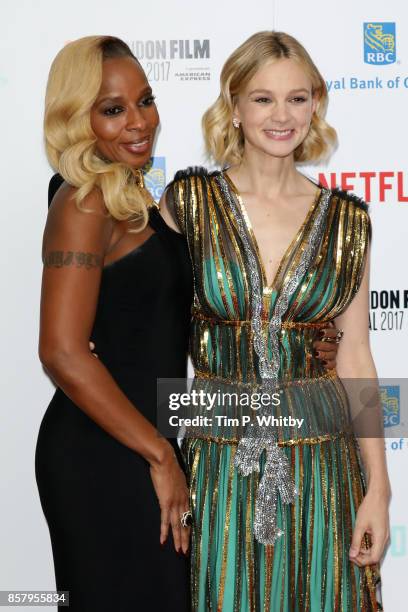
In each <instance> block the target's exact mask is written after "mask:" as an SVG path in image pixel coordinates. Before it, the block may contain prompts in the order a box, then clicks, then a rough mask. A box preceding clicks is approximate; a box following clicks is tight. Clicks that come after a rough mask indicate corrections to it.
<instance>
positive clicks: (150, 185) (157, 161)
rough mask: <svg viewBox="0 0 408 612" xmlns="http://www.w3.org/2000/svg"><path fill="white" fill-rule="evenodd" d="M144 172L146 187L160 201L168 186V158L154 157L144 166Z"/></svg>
mask: <svg viewBox="0 0 408 612" xmlns="http://www.w3.org/2000/svg"><path fill="white" fill-rule="evenodd" d="M144 173H145V174H144V180H145V185H146V189H148V190H149V191H150V193H151V195H152V197H153V199H154V200H156V202H158V201H159V200H160V198H161V196H162V193H163V191H164V188H165V186H166V158H165V157H152V158H151V160H150V161H149V162H148V164H146V166H145V167H144Z"/></svg>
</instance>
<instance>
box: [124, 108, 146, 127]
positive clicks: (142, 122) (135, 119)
mask: <svg viewBox="0 0 408 612" xmlns="http://www.w3.org/2000/svg"><path fill="white" fill-rule="evenodd" d="M146 125H147V121H146V119H145V117H144V114H143V109H141V108H138V107H133V108H130V109H129V111H128V114H127V124H126V129H127V130H140V131H143V130H145V129H146Z"/></svg>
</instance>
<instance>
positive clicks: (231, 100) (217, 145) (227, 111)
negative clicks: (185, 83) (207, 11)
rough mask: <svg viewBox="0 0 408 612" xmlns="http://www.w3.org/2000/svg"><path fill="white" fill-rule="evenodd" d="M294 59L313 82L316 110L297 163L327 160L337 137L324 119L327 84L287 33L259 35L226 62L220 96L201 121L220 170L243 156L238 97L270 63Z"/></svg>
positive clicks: (303, 50) (308, 57)
mask: <svg viewBox="0 0 408 612" xmlns="http://www.w3.org/2000/svg"><path fill="white" fill-rule="evenodd" d="M279 59H292V60H294V61H295V62H297V63H298V64H300V65H301V66H302V68H304V70H305V71H306V72H307V74H308V75H309V77H310V79H311V82H312V93H313V96H315V98H316V99H317V107H316V110H315V112H314V113H313V115H312V120H311V125H310V129H309V132H308V134H307V136H306V138H305V140H304V141H303V142H302V143H301V144H300V145H299V146H298V147H297V149H296V150H295V161H296V162H316V161H318V160H321V159H324V158H326V157H328V155H329V154H330V152H331V150H332V149H333V148H334V146H335V145H336V143H337V135H336V131H335V130H334V128H332V127H331V126H330V125H329V124H328V123H327V122H326V121H325V119H324V116H325V113H326V108H327V103H328V94H327V87H326V83H325V81H324V79H323V77H322V75H321V74H320V72H319V70H318V69H317V68H316V66H315V64H314V63H313V61H312V59H311V57H310V55H309V54H308V53H307V51H306V49H305V48H304V47H303V46H302V45H301V44H300V43H299V42H298V41H297V40H296V39H295V38H293V36H290V35H289V34H285V33H284V32H269V31H265V32H257V33H256V34H253V36H251V37H250V38H248V40H246V41H245V42H244V43H243V44H242V45H241V46H240V47H238V49H236V50H235V51H234V52H233V53H232V54H231V55H230V56H229V58H228V59H227V61H226V62H225V64H224V66H223V68H222V71H221V77H220V85H221V92H220V95H219V96H218V98H217V100H216V101H215V103H214V104H213V105H212V106H210V108H209V109H208V110H207V111H206V113H205V114H204V116H203V120H202V127H203V132H204V139H205V145H206V149H207V153H208V154H209V157H211V158H212V159H214V161H215V162H216V163H218V164H220V165H221V166H225V165H232V164H236V163H239V162H240V161H241V159H242V155H243V152H244V135H243V132H242V128H239V129H237V128H234V127H233V125H232V116H233V111H234V106H235V103H236V100H237V96H238V94H239V92H240V91H242V90H243V89H244V88H245V87H246V86H247V84H248V83H249V81H250V80H251V79H252V77H253V76H254V75H255V73H256V72H257V71H258V70H259V69H260V68H261V67H262V66H263V65H264V64H265V63H266V62H270V61H271V60H279Z"/></svg>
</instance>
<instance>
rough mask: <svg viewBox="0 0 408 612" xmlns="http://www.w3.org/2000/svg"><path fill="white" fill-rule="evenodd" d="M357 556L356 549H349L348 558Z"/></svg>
mask: <svg viewBox="0 0 408 612" xmlns="http://www.w3.org/2000/svg"><path fill="white" fill-rule="evenodd" d="M356 554H357V549H356V548H350V557H355V556H356Z"/></svg>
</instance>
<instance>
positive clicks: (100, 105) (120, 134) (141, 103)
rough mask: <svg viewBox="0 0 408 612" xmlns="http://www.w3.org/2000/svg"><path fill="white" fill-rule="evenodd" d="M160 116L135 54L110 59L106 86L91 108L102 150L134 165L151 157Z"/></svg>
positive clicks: (105, 65) (111, 157)
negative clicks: (134, 56) (134, 57)
mask: <svg viewBox="0 0 408 612" xmlns="http://www.w3.org/2000/svg"><path fill="white" fill-rule="evenodd" d="M158 124H159V115H158V112H157V108H156V105H155V103H154V97H153V95H152V90H151V87H150V86H149V83H148V81H147V79H146V75H145V73H144V72H143V70H142V68H141V67H140V66H139V64H138V63H137V62H136V61H135V60H134V59H133V58H132V57H120V58H115V59H106V60H105V61H104V62H103V67H102V85H101V88H100V91H99V94H98V97H97V99H96V101H95V103H94V105H93V107H92V109H91V127H92V130H93V132H94V134H95V136H96V138H97V143H96V145H97V150H98V151H99V153H100V154H101V155H102V156H103V157H105V158H107V159H109V160H111V161H116V162H122V163H124V164H126V165H127V166H131V167H133V168H142V167H143V166H144V165H145V164H146V163H147V162H148V161H149V159H150V157H151V152H152V147H153V141H154V136H155V132H156V128H157V126H158Z"/></svg>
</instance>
